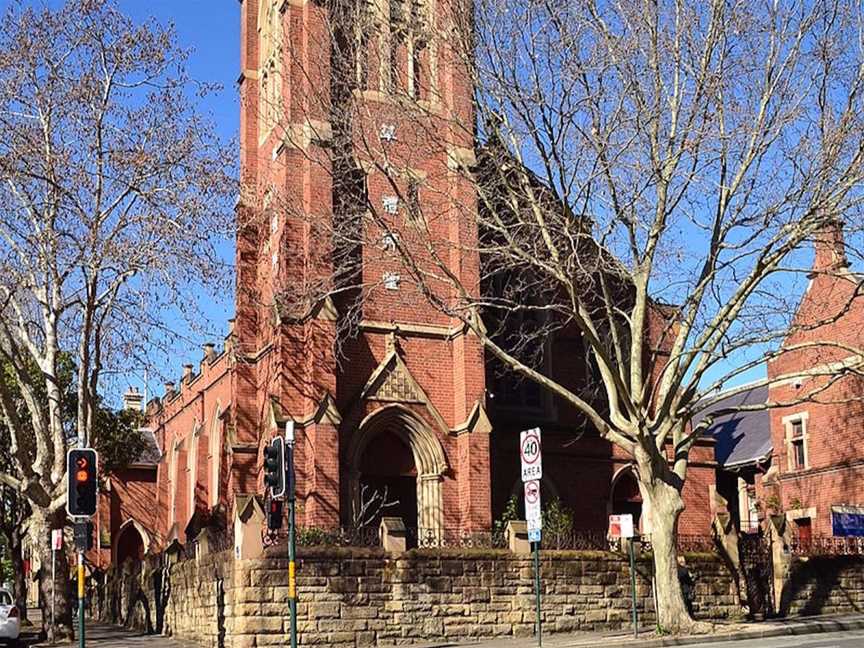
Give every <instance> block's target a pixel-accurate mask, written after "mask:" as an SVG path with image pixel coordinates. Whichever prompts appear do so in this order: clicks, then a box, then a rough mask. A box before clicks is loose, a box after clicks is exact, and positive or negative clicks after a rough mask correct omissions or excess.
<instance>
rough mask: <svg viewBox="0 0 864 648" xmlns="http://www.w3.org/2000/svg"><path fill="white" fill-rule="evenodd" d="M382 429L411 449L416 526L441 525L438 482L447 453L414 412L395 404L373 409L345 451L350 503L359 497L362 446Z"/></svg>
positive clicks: (431, 528)
mask: <svg viewBox="0 0 864 648" xmlns="http://www.w3.org/2000/svg"><path fill="white" fill-rule="evenodd" d="M385 432H389V433H391V434H395V435H396V436H397V437H398V438H400V439H401V440H402V441H403V442H404V443H405V444H406V445H407V446H408V448H409V449H410V450H411V453H412V455H413V456H414V466H415V468H416V470H417V526H418V528H419V529H423V530H424V531H432V532H438V531H440V530H441V529H442V528H443V508H442V494H441V483H442V481H443V480H444V473H445V472H446V471H447V468H448V466H447V456H446V454H445V453H444V448H443V446H442V445H441V442H440V441H439V440H438V437H437V436H436V435H435V433H434V432H433V431H432V430H431V429H430V428H429V426H428V425H427V424H426V423H424V422H423V421H422V420H421V419H420V418H419V417H417V415H416V414H414V413H413V412H412V411H411V410H409V409H408V408H406V407H404V406H402V405H399V404H393V405H387V406H385V407H382V408H380V409H377V410H375V411H374V412H372V413H371V414H369V415H368V416H366V418H364V419H363V421H362V422H361V423H360V425H359V426H358V428H357V431H356V432H355V433H354V435H353V436H352V438H351V441H350V443H349V445H348V451H347V457H346V459H347V465H348V466H349V470H350V471H351V474H350V481H349V491H350V492H349V494H350V497H351V501H352V503H356V502H357V501H358V498H359V497H360V492H359V491H360V465H361V461H362V459H363V454H364V452H365V451H366V448H367V447H368V446H369V444H370V443H371V442H373V441H374V439H375V437H377V436H378V435H380V434H383V433H385Z"/></svg>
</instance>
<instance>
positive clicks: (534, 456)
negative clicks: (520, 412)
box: [519, 428, 543, 482]
mask: <svg viewBox="0 0 864 648" xmlns="http://www.w3.org/2000/svg"><path fill="white" fill-rule="evenodd" d="M519 457H520V459H521V460H522V481H523V482H527V481H533V480H535V479H540V478H542V477H543V459H542V457H541V454H540V428H534V429H531V430H525V431H524V432H522V434H521V435H520V436H519Z"/></svg>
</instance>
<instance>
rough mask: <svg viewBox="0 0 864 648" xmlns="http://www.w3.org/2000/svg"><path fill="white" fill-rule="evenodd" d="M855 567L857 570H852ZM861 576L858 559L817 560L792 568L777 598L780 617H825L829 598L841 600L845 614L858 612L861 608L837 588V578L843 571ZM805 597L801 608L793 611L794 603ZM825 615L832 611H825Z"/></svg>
mask: <svg viewBox="0 0 864 648" xmlns="http://www.w3.org/2000/svg"><path fill="white" fill-rule="evenodd" d="M856 565H857V569H855V566H856ZM847 569H848V570H850V571H856V572H857V573H860V572H861V561H860V559H854V558H821V559H819V558H817V559H810V560H808V561H807V562H806V563H801V562H799V563H797V564H795V565H793V567H792V576H791V578H790V579H789V582H788V583H787V584H786V586H785V587H784V588H783V592H782V594H781V597H780V615H781V616H784V617H785V616H789V615H790V614H794V615H796V616H818V615H820V614H826V607H827V606H829V605H831V607H836V606H835V605H833V604H831V599H832V597H836V596H838V595H840V596H842V597H843V599H844V600H845V603H846V606H848V610H849V611H855V612H861V611H862V608H861V606H860V605H859V604H858V603H857V602H856V601H855V600H854V599H853V598H852V597H851V596H850V594H849V592H848V591H847V590H846V589H845V588H844V587H843V586H842V585H841V582H842V579H841V575H842V574H843V572H845V571H846V570H847ZM802 596H806V601H805V602H804V605H803V606H801V607H800V608H797V609H796V606H795V604H796V602H798V601H799V600H800V598H801V597H802ZM828 611H829V612H830V611H832V610H828Z"/></svg>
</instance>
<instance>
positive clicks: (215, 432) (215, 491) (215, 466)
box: [207, 400, 222, 508]
mask: <svg viewBox="0 0 864 648" xmlns="http://www.w3.org/2000/svg"><path fill="white" fill-rule="evenodd" d="M207 442H208V448H207V465H208V466H209V473H208V476H207V493H208V504H209V505H210V508H214V507H216V506H218V505H219V495H220V493H219V482H220V477H221V475H220V474H219V473H220V468H221V466H222V403H221V401H218V400H217V401H216V407H215V409H214V410H213V419H212V423H211V424H210V436H209V438H208V440H207Z"/></svg>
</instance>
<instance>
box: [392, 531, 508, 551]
mask: <svg viewBox="0 0 864 648" xmlns="http://www.w3.org/2000/svg"><path fill="white" fill-rule="evenodd" d="M405 532H406V540H407V544H408V547H409V548H417V549H506V548H507V540H506V538H505V537H504V532H503V531H494V530H492V531H484V530H478V529H418V528H407V529H405Z"/></svg>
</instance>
